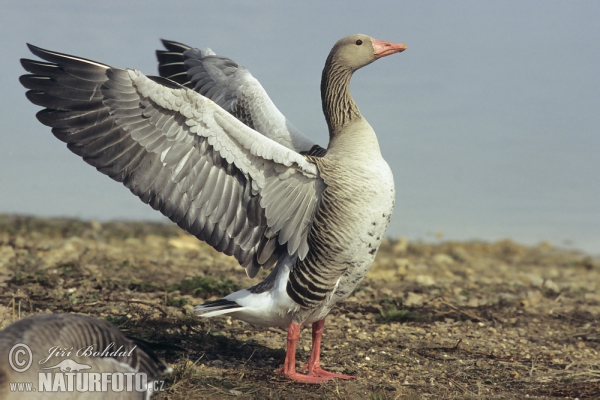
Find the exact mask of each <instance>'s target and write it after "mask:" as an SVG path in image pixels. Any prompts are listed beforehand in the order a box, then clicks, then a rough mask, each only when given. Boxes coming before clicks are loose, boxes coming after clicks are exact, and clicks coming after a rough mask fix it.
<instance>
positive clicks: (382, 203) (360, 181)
mask: <svg viewBox="0 0 600 400" xmlns="http://www.w3.org/2000/svg"><path fill="white" fill-rule="evenodd" d="M336 181H337V183H338V184H334V185H331V186H330V187H328V190H330V189H331V193H332V195H333V196H335V198H336V201H337V202H340V203H342V204H341V207H340V208H342V209H343V212H342V213H341V214H340V215H339V216H338V217H337V218H335V219H332V226H331V227H330V229H332V230H334V229H335V230H338V231H340V232H344V235H343V241H344V242H343V243H340V248H341V249H342V251H341V252H340V254H339V255H338V257H337V258H338V261H339V262H341V263H343V264H345V267H346V268H344V273H343V275H342V276H341V279H340V281H339V283H338V286H337V288H336V290H335V293H334V297H335V298H336V300H337V301H340V300H343V299H345V298H346V297H348V296H349V295H350V293H351V292H352V290H354V288H355V287H356V285H358V283H359V282H360V281H361V280H362V279H363V278H364V277H365V275H366V273H367V271H368V270H369V268H370V267H371V265H372V263H373V260H374V259H375V254H376V252H377V249H378V248H379V245H380V244H381V241H382V240H383V237H384V235H385V231H386V229H387V227H388V224H389V222H390V217H391V215H392V211H393V208H394V198H395V189H394V179H393V176H392V172H391V170H390V168H389V166H388V165H387V163H386V162H385V161H384V160H383V159H379V160H376V161H374V162H373V161H372V160H371V162H370V163H369V164H368V165H362V166H361V167H360V168H346V169H344V172H343V173H342V174H341V175H340V176H338V179H337V180H336ZM339 183H342V184H339Z"/></svg>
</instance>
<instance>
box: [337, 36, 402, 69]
mask: <svg viewBox="0 0 600 400" xmlns="http://www.w3.org/2000/svg"><path fill="white" fill-rule="evenodd" d="M404 50H406V45H404V44H402V43H390V42H385V41H383V40H377V39H373V38H371V37H369V36H367V35H362V34H356V35H350V36H346V37H345V38H343V39H340V40H338V42H337V43H336V44H335V45H334V46H333V48H332V49H331V52H330V53H329V57H328V60H327V61H328V63H329V62H332V63H335V64H336V65H337V66H343V67H346V68H348V69H350V71H352V72H354V71H356V70H357V69H359V68H362V67H364V66H365V65H369V64H371V63H372V62H373V61H375V60H377V59H378V58H381V57H385V56H389V55H390V54H394V53H400V52H401V51H404Z"/></svg>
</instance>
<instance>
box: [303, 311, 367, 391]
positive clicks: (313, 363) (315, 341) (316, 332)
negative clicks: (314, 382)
mask: <svg viewBox="0 0 600 400" xmlns="http://www.w3.org/2000/svg"><path fill="white" fill-rule="evenodd" d="M324 326H325V319H322V320H319V321H317V322H314V323H313V325H312V350H311V351H310V358H309V359H308V362H307V363H306V365H305V366H304V367H302V371H304V370H305V369H308V374H307V376H318V377H321V378H328V379H334V378H338V379H355V378H356V377H355V376H351V375H343V374H335V373H333V372H327V371H325V370H324V369H322V368H321V337H322V336H323V327H324Z"/></svg>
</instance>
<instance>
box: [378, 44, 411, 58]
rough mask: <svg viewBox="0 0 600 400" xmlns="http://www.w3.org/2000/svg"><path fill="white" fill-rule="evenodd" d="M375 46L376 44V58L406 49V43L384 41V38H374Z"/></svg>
mask: <svg viewBox="0 0 600 400" xmlns="http://www.w3.org/2000/svg"><path fill="white" fill-rule="evenodd" d="M373 46H375V58H381V57H385V56H389V55H390V54H394V53H400V52H402V51H404V50H406V45H405V44H404V43H391V42H384V41H383V40H377V39H373Z"/></svg>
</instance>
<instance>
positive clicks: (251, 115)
mask: <svg viewBox="0 0 600 400" xmlns="http://www.w3.org/2000/svg"><path fill="white" fill-rule="evenodd" d="M162 43H163V45H164V46H165V48H166V50H157V51H156V57H157V59H158V62H159V65H158V71H159V73H160V75H161V76H163V77H165V78H168V79H171V80H173V81H175V82H177V83H179V84H181V85H183V86H186V87H188V88H190V89H193V90H195V91H196V92H198V93H200V94H201V95H203V96H205V97H207V98H209V99H211V100H212V101H214V102H215V103H217V104H218V105H219V106H221V107H222V108H223V109H224V110H226V111H227V112H229V113H230V114H232V115H233V116H235V117H236V118H237V119H239V120H240V121H241V122H243V123H244V124H246V125H247V126H249V127H250V128H252V129H254V130H256V131H257V132H260V133H262V134H263V135H265V136H267V137H269V138H270V139H272V140H274V141H276V142H277V143H279V144H282V145H284V146H286V147H288V148H290V149H292V150H295V151H297V152H299V153H302V154H306V153H308V152H309V151H311V149H313V148H314V149H313V152H312V153H311V155H317V154H318V155H319V156H322V155H324V153H325V149H323V148H322V147H321V146H318V145H316V144H315V143H313V142H312V141H311V140H310V139H308V138H307V137H306V136H305V135H303V134H302V133H301V132H300V131H299V130H298V129H297V128H296V127H295V126H294V125H292V124H291V123H290V122H289V121H288V120H287V119H286V118H285V116H284V115H283V114H282V113H281V112H280V111H279V110H278V109H277V107H276V106H275V104H274V103H273V101H272V100H271V99H270V98H269V96H268V95H267V92H266V91H265V89H264V88H263V87H262V85H261V84H260V83H259V82H258V80H256V78H254V77H253V76H252V74H251V73H250V72H249V71H248V70H247V69H246V68H244V67H243V66H241V65H238V64H237V63H236V62H235V61H233V60H231V59H230V58H227V57H223V56H219V55H217V54H215V53H214V52H213V51H212V50H211V49H209V48H205V49H196V48H192V47H190V46H187V45H185V44H182V43H178V42H174V41H170V40H162ZM316 149H319V152H318V153H315V151H316Z"/></svg>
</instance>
